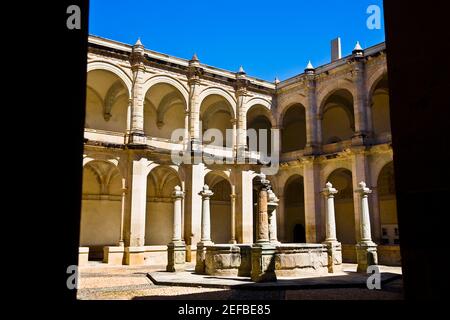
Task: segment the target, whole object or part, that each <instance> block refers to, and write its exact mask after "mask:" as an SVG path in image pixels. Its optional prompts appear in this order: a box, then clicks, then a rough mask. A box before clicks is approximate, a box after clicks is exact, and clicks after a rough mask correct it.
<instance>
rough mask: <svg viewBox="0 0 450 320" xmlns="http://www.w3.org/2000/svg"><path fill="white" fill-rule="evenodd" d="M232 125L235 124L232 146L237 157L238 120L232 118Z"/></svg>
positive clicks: (234, 155) (234, 157)
mask: <svg viewBox="0 0 450 320" xmlns="http://www.w3.org/2000/svg"><path fill="white" fill-rule="evenodd" d="M231 125H232V126H233V136H232V144H231V147H232V149H233V159H236V148H237V129H236V125H237V120H236V119H231ZM233 162H234V160H233Z"/></svg>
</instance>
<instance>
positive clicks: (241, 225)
mask: <svg viewBox="0 0 450 320" xmlns="http://www.w3.org/2000/svg"><path fill="white" fill-rule="evenodd" d="M233 175H235V176H236V178H235V179H234V180H233V181H236V184H235V185H236V241H237V242H238V243H248V244H251V243H252V242H253V223H254V222H253V203H252V198H253V175H254V173H253V171H247V170H244V169H242V167H239V166H238V167H235V168H234V169H233Z"/></svg>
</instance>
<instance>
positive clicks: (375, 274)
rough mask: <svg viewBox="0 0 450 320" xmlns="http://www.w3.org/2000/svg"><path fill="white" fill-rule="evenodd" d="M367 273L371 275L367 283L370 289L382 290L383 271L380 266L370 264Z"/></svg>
mask: <svg viewBox="0 0 450 320" xmlns="http://www.w3.org/2000/svg"><path fill="white" fill-rule="evenodd" d="M367 273H368V274H370V276H369V277H368V278H367V281H366V284H367V289H369V290H374V289H376V290H381V273H380V268H379V267H378V266H368V267H367Z"/></svg>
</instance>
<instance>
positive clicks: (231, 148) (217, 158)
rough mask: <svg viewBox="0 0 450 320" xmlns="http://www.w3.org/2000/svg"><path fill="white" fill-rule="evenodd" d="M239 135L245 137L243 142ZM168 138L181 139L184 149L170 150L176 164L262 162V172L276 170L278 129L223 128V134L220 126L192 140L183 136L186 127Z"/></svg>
mask: <svg viewBox="0 0 450 320" xmlns="http://www.w3.org/2000/svg"><path fill="white" fill-rule="evenodd" d="M201 131H202V130H201V124H200V132H201ZM239 137H240V139H242V138H244V139H245V140H244V142H245V144H244V145H243V143H242V140H239ZM269 139H270V145H269V143H268V141H269ZM238 140H239V141H238ZM171 141H172V142H184V146H185V147H184V148H183V149H179V148H178V149H176V148H174V149H172V151H171V159H172V162H173V163H174V164H177V165H180V164H200V163H204V164H206V165H212V164H261V165H263V166H262V168H261V173H264V174H265V175H274V174H276V173H277V172H278V169H279V161H280V142H279V141H280V130H279V129H270V130H268V129H259V130H256V129H252V128H250V129H247V130H240V129H226V130H225V137H224V134H223V131H221V130H219V129H208V130H206V131H205V132H204V133H203V135H201V136H200V137H199V138H197V140H195V139H194V140H192V139H191V138H190V137H186V131H185V129H183V128H180V129H175V130H174V131H173V132H172V136H171ZM224 142H225V143H224ZM239 142H240V143H241V144H239ZM269 149H270V150H269Z"/></svg>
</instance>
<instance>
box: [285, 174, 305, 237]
mask: <svg viewBox="0 0 450 320" xmlns="http://www.w3.org/2000/svg"><path fill="white" fill-rule="evenodd" d="M304 195H305V190H304V184H303V177H302V176H300V175H293V176H292V177H290V178H289V180H288V181H287V182H286V184H285V187H284V201H285V203H284V212H285V213H284V214H285V216H284V217H285V218H284V221H285V235H286V237H285V238H286V241H287V242H289V243H305V242H306V230H305V226H306V225H305V196H304Z"/></svg>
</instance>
